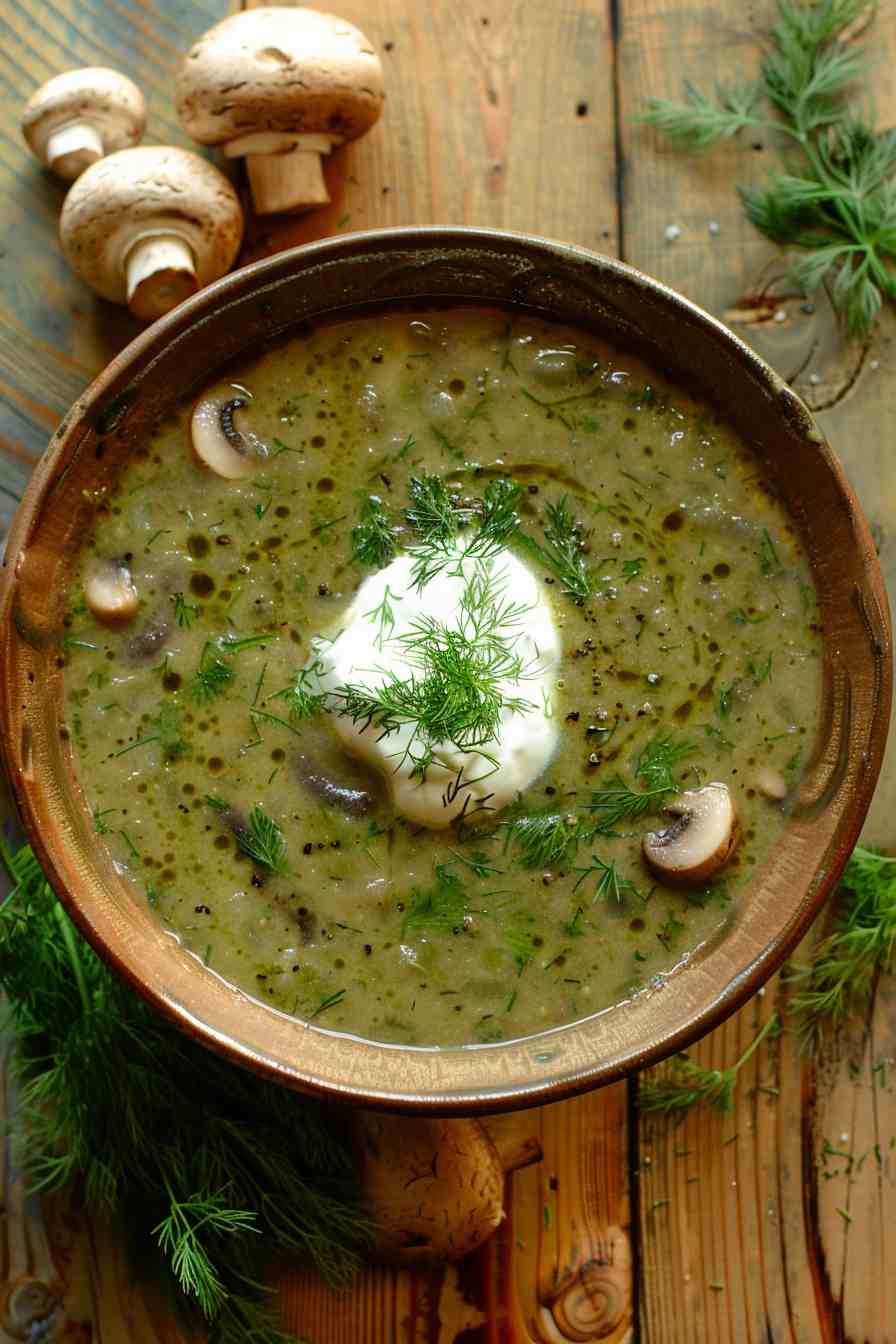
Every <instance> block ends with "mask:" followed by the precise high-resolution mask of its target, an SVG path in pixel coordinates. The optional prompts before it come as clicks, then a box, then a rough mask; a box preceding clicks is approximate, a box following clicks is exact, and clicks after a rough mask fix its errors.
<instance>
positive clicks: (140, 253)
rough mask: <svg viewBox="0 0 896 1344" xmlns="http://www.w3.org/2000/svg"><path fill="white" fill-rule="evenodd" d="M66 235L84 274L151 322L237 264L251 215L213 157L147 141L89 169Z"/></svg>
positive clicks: (66, 217)
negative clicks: (247, 217) (246, 221)
mask: <svg viewBox="0 0 896 1344" xmlns="http://www.w3.org/2000/svg"><path fill="white" fill-rule="evenodd" d="M59 236H60V239H61V241H62V248H63V251H64V252H65V255H66V257H67V259H68V261H69V264H70V265H71V266H72V267H73V269H74V270H75V271H77V273H78V275H80V276H81V279H82V280H86V281H87V284H88V285H90V286H91V288H92V289H95V290H96V292H97V293H98V294H101V295H102V296H103V298H104V299H110V300H111V301H112V303H126V304H127V305H128V307H129V308H130V310H131V312H132V313H133V314H134V316H135V317H139V318H140V319H141V320H142V321H144V322H150V321H153V320H154V319H155V318H157V317H161V316H162V314H163V313H167V312H168V311H169V309H171V308H174V307H175V306H176V305H177V304H178V303H181V302H182V301H183V300H184V299H186V298H188V297H189V296H190V295H191V294H195V292H196V290H197V289H201V288H202V286H203V285H207V284H210V283H211V281H212V280H217V279H218V277H219V276H222V275H224V273H225V272H226V271H228V270H229V269H230V267H231V266H232V264H233V262H234V260H235V258H236V254H237V252H238V251H239V246H240V242H241V240H242V236H243V215H242V211H241V210H240V204H239V201H238V199H237V195H236V192H235V191H234V190H233V187H232V186H231V185H230V183H229V182H228V181H227V178H226V177H224V176H223V174H222V173H219V172H218V169H217V168H215V167H214V166H213V165H212V164H210V163H207V162H206V160H205V159H200V158H199V157H198V155H196V154H191V153H190V152H189V151H188V150H185V149H173V148H166V147H163V146H148V145H147V146H145V147H142V148H139V149H124V150H121V152H120V153H118V154H111V155H109V157H108V158H105V159H101V160H100V162H99V163H95V164H94V165H93V167H91V168H88V169H87V171H86V172H85V173H82V175H81V176H80V177H79V178H78V180H77V182H76V183H75V185H74V186H73V187H72V189H71V191H70V192H69V194H68V196H67V197H66V199H65V204H64V205H63V207H62V217H61V219H60V222H59Z"/></svg>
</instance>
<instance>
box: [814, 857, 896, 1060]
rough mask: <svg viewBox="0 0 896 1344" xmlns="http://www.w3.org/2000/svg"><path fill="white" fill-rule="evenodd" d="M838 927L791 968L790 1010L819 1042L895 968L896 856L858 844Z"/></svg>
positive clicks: (843, 887)
mask: <svg viewBox="0 0 896 1344" xmlns="http://www.w3.org/2000/svg"><path fill="white" fill-rule="evenodd" d="M837 899H838V905H837V914H836V916H835V919H834V926H833V929H832V930H831V932H830V933H829V934H828V935H827V937H826V938H824V939H822V941H821V943H820V944H819V945H818V947H817V948H816V950H815V953H814V957H813V960H812V963H811V964H810V965H804V966H796V967H794V968H793V970H792V971H791V972H790V974H789V977H788V981H789V985H790V987H791V999H790V1011H791V1012H792V1013H793V1015H794V1017H795V1018H796V1019H797V1025H798V1028H799V1032H800V1037H801V1039H802V1041H803V1043H804V1044H805V1045H806V1046H808V1047H810V1048H812V1047H815V1046H817V1045H818V1043H819V1041H820V1040H821V1037H822V1035H823V1033H824V1031H825V1028H826V1027H828V1026H831V1027H837V1026H839V1025H840V1024H841V1023H842V1022H844V1021H845V1019H846V1017H847V1015H848V1013H849V1012H850V1011H851V1010H852V1009H854V1008H856V1007H857V1006H858V1005H859V1004H861V1003H862V1002H863V1001H865V1000H867V998H868V996H869V994H870V993H871V989H872V987H873V985H874V982H875V979H876V977H877V976H878V975H879V974H880V973H881V972H886V971H889V970H890V969H892V967H893V962H894V952H896V858H891V857H889V856H888V855H885V854H878V853H876V852H875V851H874V850H872V849H866V848H864V847H863V846H861V845H859V846H857V847H856V849H855V850H854V851H853V854H852V857H851V859H850V860H849V863H848V864H847V865H846V871H845V872H844V874H843V877H842V879H841V881H840V886H839V888H838V897H837Z"/></svg>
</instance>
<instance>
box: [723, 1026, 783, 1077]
mask: <svg viewBox="0 0 896 1344" xmlns="http://www.w3.org/2000/svg"><path fill="white" fill-rule="evenodd" d="M777 1025H778V1014H777V1013H772V1015H771V1017H770V1018H769V1019H768V1021H767V1022H766V1024H765V1026H764V1027H763V1028H762V1030H761V1031H759V1032H757V1033H756V1035H755V1036H754V1037H753V1039H752V1041H751V1042H750V1044H749V1045H748V1046H747V1048H746V1050H745V1051H744V1053H743V1054H742V1055H741V1057H740V1059H739V1060H738V1061H737V1063H736V1064H735V1065H734V1068H733V1070H732V1072H733V1073H737V1072H738V1070H739V1069H740V1068H741V1067H742V1066H743V1065H744V1064H746V1062H747V1060H748V1059H749V1058H750V1056H751V1055H752V1054H754V1053H755V1051H756V1050H758V1049H759V1047H760V1045H761V1044H762V1042H763V1041H764V1040H765V1038H766V1036H767V1035H768V1034H769V1032H770V1031H771V1029H772V1027H774V1026H777Z"/></svg>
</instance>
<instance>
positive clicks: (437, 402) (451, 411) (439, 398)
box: [424, 392, 457, 424]
mask: <svg viewBox="0 0 896 1344" xmlns="http://www.w3.org/2000/svg"><path fill="white" fill-rule="evenodd" d="M424 413H425V414H426V415H428V417H429V419H430V420H435V421H436V423H437V424H445V423H447V422H448V421H449V420H453V419H454V417H455V416H456V415H457V406H456V405H455V402H454V398H453V397H452V395H451V393H450V392H430V394H429V396H428V397H427V398H426V404H425V407H424Z"/></svg>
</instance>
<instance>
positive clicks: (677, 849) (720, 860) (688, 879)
mask: <svg viewBox="0 0 896 1344" xmlns="http://www.w3.org/2000/svg"><path fill="white" fill-rule="evenodd" d="M665 811H666V812H667V813H668V815H669V816H671V817H673V818H674V820H673V821H672V822H671V824H670V825H668V826H666V827H665V828H664V829H663V830H661V831H650V832H648V834H647V835H645V837H644V840H643V841H642V846H641V848H642V852H643V854H644V859H645V861H646V863H647V866H648V867H649V868H650V870H651V871H652V872H653V873H654V874H655V875H656V877H658V878H659V880H660V881H661V882H665V883H667V884H668V885H669V886H691V885H692V884H694V883H697V882H707V881H708V880H709V879H710V878H711V877H714V876H715V874H716V873H717V872H718V871H719V869H720V868H722V867H724V865H725V864H726V863H727V862H728V860H729V859H730V858H731V855H732V854H733V853H734V850H735V847H736V845H737V841H738V836H739V827H738V823H737V813H736V811H735V808H734V801H733V799H732V797H731V794H730V793H729V791H728V785H727V784H705V785H704V786H703V788H701V789H689V790H688V791H687V792H686V793H682V794H679V795H678V797H677V798H673V800H672V802H670V803H669V804H668V806H667V807H666V808H665Z"/></svg>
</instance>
